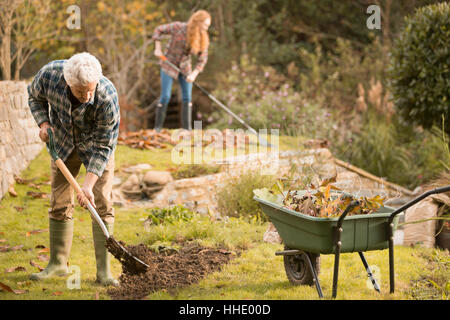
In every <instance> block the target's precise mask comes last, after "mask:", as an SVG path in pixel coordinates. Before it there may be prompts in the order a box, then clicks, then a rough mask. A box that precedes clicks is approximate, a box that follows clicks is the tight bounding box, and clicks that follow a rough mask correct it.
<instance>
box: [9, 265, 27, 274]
mask: <svg viewBox="0 0 450 320" xmlns="http://www.w3.org/2000/svg"><path fill="white" fill-rule="evenodd" d="M16 271H27V269H25V267H22V266H18V267H13V268H8V269H6V270H5V273H10V272H16Z"/></svg>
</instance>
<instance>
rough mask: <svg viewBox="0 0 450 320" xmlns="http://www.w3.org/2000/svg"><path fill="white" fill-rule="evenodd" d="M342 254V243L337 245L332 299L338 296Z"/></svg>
mask: <svg viewBox="0 0 450 320" xmlns="http://www.w3.org/2000/svg"><path fill="white" fill-rule="evenodd" d="M340 254H341V244H340V241H339V242H338V244H337V245H336V253H335V254H334V272H333V291H332V294H331V297H332V298H333V299H334V298H336V295H337V284H338V277H339V256H340Z"/></svg>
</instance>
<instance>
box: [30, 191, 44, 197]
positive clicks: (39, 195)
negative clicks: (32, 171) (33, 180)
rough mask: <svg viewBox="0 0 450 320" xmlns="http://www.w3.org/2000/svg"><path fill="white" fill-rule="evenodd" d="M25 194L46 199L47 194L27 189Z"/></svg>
mask: <svg viewBox="0 0 450 320" xmlns="http://www.w3.org/2000/svg"><path fill="white" fill-rule="evenodd" d="M27 196H30V197H33V198H34V199H47V198H48V194H46V193H45V192H34V191H28V192H27Z"/></svg>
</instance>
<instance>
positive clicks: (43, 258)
mask: <svg viewBox="0 0 450 320" xmlns="http://www.w3.org/2000/svg"><path fill="white" fill-rule="evenodd" d="M37 257H38V259H39V260H41V261H44V262H47V261H48V260H49V259H50V258H49V257H48V256H47V255H45V254H40V255H38V256H37Z"/></svg>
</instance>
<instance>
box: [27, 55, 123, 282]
mask: <svg viewBox="0 0 450 320" xmlns="http://www.w3.org/2000/svg"><path fill="white" fill-rule="evenodd" d="M28 94H29V102H28V103H29V106H30V109H31V113H32V114H33V117H34V119H35V120H36V123H37V124H38V126H39V128H40V132H39V137H40V138H41V140H42V141H44V142H47V141H48V134H47V129H48V128H51V129H52V131H53V133H54V143H55V148H56V151H57V152H58V155H59V157H60V158H61V160H62V161H64V163H65V164H66V166H67V168H68V169H69V171H70V172H71V173H72V175H73V176H74V177H76V176H77V175H78V172H79V171H80V167H81V164H84V166H85V168H86V178H85V180H84V184H83V186H82V190H83V192H84V195H85V196H86V199H87V200H84V197H79V196H77V199H78V202H79V203H80V205H82V206H83V207H85V208H86V207H87V203H86V201H89V202H90V203H91V204H92V205H93V206H94V207H95V208H96V209H97V212H98V214H99V215H100V217H101V218H102V220H103V221H104V222H105V225H106V227H107V228H108V230H109V232H110V233H111V234H112V230H113V224H114V208H113V207H112V202H111V192H112V181H113V176H114V150H115V147H116V144H117V137H118V133H119V121H120V114H119V103H118V97H117V91H116V89H115V87H114V85H113V84H112V83H111V81H109V80H108V79H107V78H105V77H104V76H103V75H102V68H101V65H100V63H99V61H98V60H97V59H96V58H95V57H94V56H92V55H91V54H89V53H86V52H84V53H79V54H76V55H74V56H73V57H71V58H70V59H69V60H56V61H53V62H50V63H49V64H47V65H45V66H44V67H43V68H42V69H41V70H40V71H39V72H38V73H37V74H36V76H35V77H34V80H33V82H32V83H31V84H30V85H29V86H28ZM51 187H52V192H51V200H50V202H51V208H50V209H49V231H50V261H49V264H48V266H47V267H46V268H45V269H44V270H43V271H42V272H39V273H33V274H32V275H31V279H33V280H41V279H45V278H48V277H51V276H53V275H61V274H65V273H67V272H68V268H67V260H68V257H69V253H70V248H71V246H72V237H73V217H72V214H73V210H74V193H73V189H72V187H71V186H70V184H69V182H68V181H67V180H66V178H65V177H64V176H63V174H62V173H61V171H60V170H59V169H58V168H57V166H56V165H55V163H54V161H53V160H52V162H51ZM92 234H93V238H94V248H95V258H96V261H97V282H99V283H100V284H102V285H117V284H118V282H117V280H115V279H114V278H113V277H112V276H111V271H110V266H109V265H110V254H109V253H108V251H107V249H106V247H105V242H106V238H105V236H104V234H103V233H102V231H101V229H100V227H99V225H98V224H97V223H96V222H95V221H92Z"/></svg>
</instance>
